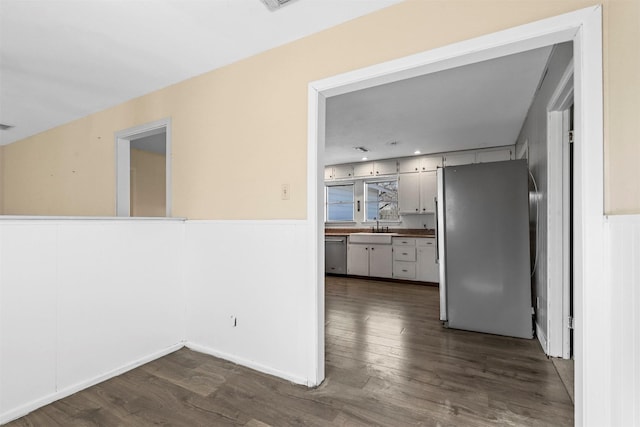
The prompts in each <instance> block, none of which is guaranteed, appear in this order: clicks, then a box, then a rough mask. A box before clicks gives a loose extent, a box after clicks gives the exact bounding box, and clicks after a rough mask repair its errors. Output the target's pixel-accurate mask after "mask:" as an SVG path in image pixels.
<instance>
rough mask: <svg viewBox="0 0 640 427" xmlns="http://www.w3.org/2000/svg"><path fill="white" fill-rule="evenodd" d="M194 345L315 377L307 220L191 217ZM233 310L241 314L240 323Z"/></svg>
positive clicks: (266, 368) (303, 378)
mask: <svg viewBox="0 0 640 427" xmlns="http://www.w3.org/2000/svg"><path fill="white" fill-rule="evenodd" d="M185 227H186V239H185V241H186V250H185V283H186V295H187V311H186V312H187V322H186V331H187V344H186V345H187V347H190V348H192V349H194V350H196V351H201V352H205V353H209V354H212V355H215V356H219V357H222V358H224V359H227V360H231V361H234V362H236V363H240V364H242V365H245V366H249V367H251V368H253V369H256V370H259V371H263V372H267V373H270V374H273V375H277V376H279V377H282V378H286V379H288V380H290V381H293V382H296V383H300V384H307V382H308V378H307V377H308V371H309V367H308V366H307V364H308V363H309V360H310V351H311V349H309V348H308V347H309V346H308V344H309V341H310V340H309V337H310V336H312V334H314V333H315V331H314V330H312V326H311V324H310V322H307V321H306V320H305V319H309V318H310V316H309V314H308V313H307V312H306V310H305V301H307V300H308V299H309V295H311V292H312V287H313V283H310V282H309V279H308V277H309V274H308V270H309V268H310V267H309V265H308V263H309V257H308V254H307V250H308V244H307V239H308V236H307V235H308V222H307V221H187V222H186V224H185ZM231 316H235V318H236V321H237V323H236V326H233V324H232V318H231Z"/></svg>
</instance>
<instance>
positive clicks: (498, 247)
mask: <svg viewBox="0 0 640 427" xmlns="http://www.w3.org/2000/svg"><path fill="white" fill-rule="evenodd" d="M527 179H528V176H527V165H526V163H525V161H506V162H495V163H485V164H474V165H464V166H455V167H450V168H445V169H444V171H443V193H444V194H443V198H444V200H443V201H444V203H442V204H443V205H444V206H443V208H444V209H443V213H442V215H441V216H442V217H443V219H444V224H443V227H442V228H443V236H444V239H443V240H442V242H443V243H444V245H445V246H444V250H445V257H446V258H445V260H446V264H445V265H444V267H445V273H446V292H445V293H446V315H447V319H446V320H447V322H448V326H449V327H450V328H456V329H465V330H471V331H478V332H487V333H492V334H498V335H507V336H513V337H521V338H531V337H532V318H531V285H530V270H529V268H530V261H529V199H528V181H527Z"/></svg>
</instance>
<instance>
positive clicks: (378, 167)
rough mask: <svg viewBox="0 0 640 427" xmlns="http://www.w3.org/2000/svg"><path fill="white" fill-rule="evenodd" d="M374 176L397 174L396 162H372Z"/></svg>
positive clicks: (394, 160)
mask: <svg viewBox="0 0 640 427" xmlns="http://www.w3.org/2000/svg"><path fill="white" fill-rule="evenodd" d="M373 169H374V175H393V174H396V173H398V161H397V160H396V159H393V160H379V161H376V162H373Z"/></svg>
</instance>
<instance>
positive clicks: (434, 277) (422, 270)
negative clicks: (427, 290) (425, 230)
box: [416, 239, 440, 283]
mask: <svg viewBox="0 0 640 427" xmlns="http://www.w3.org/2000/svg"><path fill="white" fill-rule="evenodd" d="M431 240H434V239H431ZM417 249H418V257H417V258H418V261H417V262H416V279H417V280H420V281H421V282H431V283H438V282H439V281H440V276H439V270H438V264H437V263H436V247H435V243H434V245H433V246H426V247H418V248H417Z"/></svg>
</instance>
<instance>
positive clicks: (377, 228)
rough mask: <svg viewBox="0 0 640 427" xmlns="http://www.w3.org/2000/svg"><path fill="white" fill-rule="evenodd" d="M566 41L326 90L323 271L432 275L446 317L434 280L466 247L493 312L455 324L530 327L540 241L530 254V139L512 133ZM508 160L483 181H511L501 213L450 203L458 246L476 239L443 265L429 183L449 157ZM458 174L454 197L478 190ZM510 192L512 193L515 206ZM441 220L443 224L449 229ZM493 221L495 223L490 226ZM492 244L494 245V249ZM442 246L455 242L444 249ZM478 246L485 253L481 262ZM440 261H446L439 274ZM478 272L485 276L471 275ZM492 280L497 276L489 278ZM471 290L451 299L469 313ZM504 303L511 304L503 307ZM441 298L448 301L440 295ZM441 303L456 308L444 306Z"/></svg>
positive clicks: (390, 280) (485, 162)
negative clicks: (329, 94)
mask: <svg viewBox="0 0 640 427" xmlns="http://www.w3.org/2000/svg"><path fill="white" fill-rule="evenodd" d="M570 51H571V48H570V46H567V45H566V44H565V45H558V46H556V47H545V48H540V49H535V50H532V51H528V52H523V53H520V54H516V55H510V56H506V57H502V58H498V59H494V60H491V61H485V62H481V63H476V64H472V65H467V66H465V67H459V68H454V69H452V70H448V71H447V72H439V73H434V74H431V75H428V76H420V77H414V78H412V79H407V80H404V81H400V82H396V83H393V84H387V85H382V86H379V87H375V88H370V89H366V90H360V91H356V92H354V93H350V94H345V95H341V96H336V97H333V98H329V99H328V100H327V128H326V152H325V158H326V162H325V172H324V184H325V219H326V222H325V272H326V273H327V274H337V275H346V277H347V278H348V277H351V276H353V277H360V278H362V277H369V278H372V279H373V278H375V279H381V280H383V281H386V283H387V284H388V286H394V284H395V285H396V286H398V285H400V284H403V283H414V284H423V285H432V286H438V284H439V285H440V288H441V292H440V299H441V301H440V311H441V320H442V322H443V324H445V325H447V326H450V327H451V326H452V325H451V324H450V320H451V319H447V314H446V312H447V294H448V293H449V294H455V288H454V290H453V291H452V290H451V289H449V290H448V291H445V284H446V280H445V277H447V276H452V277H455V276H456V275H457V272H459V271H460V270H461V269H464V268H465V266H466V265H469V264H470V262H469V257H475V258H474V259H473V262H471V264H474V265H475V267H474V268H475V269H474V270H472V271H469V272H468V275H469V276H470V277H471V276H475V277H474V279H473V280H475V281H476V282H478V283H484V284H485V285H487V284H488V283H495V286H494V287H493V288H491V289H490V290H487V289H485V290H484V292H489V293H490V294H492V295H493V296H492V297H491V299H487V300H486V301H485V304H484V306H485V311H486V312H487V313H493V315H491V316H489V315H487V314H482V313H480V312H479V313H476V317H475V318H471V319H467V321H466V323H465V322H463V325H462V326H461V329H466V330H476V331H480V332H489V333H495V334H504V335H508V336H517V337H523V338H532V337H533V336H534V333H535V324H536V322H535V315H536V310H539V309H540V305H539V304H540V303H539V301H540V298H539V296H538V294H539V292H540V291H539V290H538V289H536V283H535V281H536V280H537V281H540V279H539V278H538V277H534V276H539V274H538V275H536V274H535V272H533V271H532V268H535V267H536V261H537V258H538V253H537V251H539V249H534V251H532V252H531V254H530V250H529V227H530V222H531V228H532V229H533V230H534V233H535V234H533V236H532V239H531V240H532V242H533V246H532V247H533V248H535V247H536V243H537V242H536V236H537V234H538V231H537V229H536V226H537V224H538V222H539V220H540V218H538V211H539V210H540V206H538V205H537V203H538V202H537V200H536V197H539V196H538V195H537V194H536V193H537V190H536V191H534V186H535V185H536V183H535V178H534V175H533V174H531V173H530V172H529V171H528V168H527V160H526V159H528V157H529V146H528V145H529V144H528V141H525V144H523V143H522V141H519V139H520V135H519V134H520V133H521V130H522V128H523V126H524V124H525V123H526V120H527V117H528V116H529V114H530V109H531V107H532V104H533V102H534V100H535V97H536V96H537V95H538V92H539V90H540V87H541V86H542V83H543V82H544V79H545V77H546V75H547V72H548V70H549V62H550V61H551V59H552V58H555V61H556V62H562V61H565V59H564V57H566V56H567V55H569V56H570V55H571V53H570ZM558 58H559V59H558ZM516 142H518V144H516ZM518 159H525V160H518ZM515 160H518V161H516V162H513V161H515ZM496 162H499V163H496ZM536 162H537V160H536ZM509 163H517V164H521V165H522V166H520V167H519V169H520V171H519V172H517V173H516V175H515V176H517V178H513V176H514V175H506V176H505V178H503V179H500V178H498V179H497V180H494V181H495V182H494V185H492V186H493V187H494V190H495V188H497V187H496V185H495V184H498V185H501V182H502V181H513V180H514V179H517V180H519V184H518V186H519V187H518V189H517V190H514V191H516V193H510V194H511V195H505V196H504V200H502V201H497V202H496V200H494V201H493V203H497V204H496V206H502V209H503V210H504V211H506V212H511V214H507V213H506V212H505V213H504V214H503V216H502V217H496V214H497V213H500V210H497V211H492V209H493V208H492V207H491V206H490V205H489V204H488V205H487V206H486V209H487V210H486V211H485V212H483V213H482V214H480V213H479V212H477V211H474V208H475V207H476V205H478V203H475V204H474V205H469V206H466V207H464V209H466V213H465V212H462V214H460V217H459V219H458V225H462V224H465V225H466V228H465V230H467V234H466V235H465V236H462V237H461V241H460V242H459V248H464V247H468V246H470V244H471V243H472V242H475V241H478V240H479V241H480V243H479V244H478V245H476V246H477V247H476V248H475V252H469V253H464V252H463V253H461V254H459V255H458V257H461V258H462V259H463V260H465V261H464V262H458V263H457V264H456V261H455V259H453V260H449V259H448V263H447V264H445V262H443V261H442V260H443V259H444V255H445V249H444V246H445V245H444V244H443V243H444V242H446V241H447V240H446V239H445V237H444V236H445V234H444V233H445V225H444V224H445V221H444V220H445V212H449V211H450V209H447V208H446V207H443V206H444V205H445V203H444V202H442V203H440V209H438V200H442V201H443V200H444V197H443V194H442V193H440V195H438V192H439V191H440V192H441V191H442V188H444V187H445V185H444V184H443V183H442V181H443V179H442V178H441V177H439V175H444V171H447V170H449V169H454V167H459V168H461V170H465V169H474V168H475V170H476V174H477V173H478V172H479V171H480V170H482V169H484V170H489V171H491V170H494V171H495V170H498V169H500V168H502V169H504V167H505V165H506V164H509ZM469 165H475V166H469ZM530 167H531V168H535V167H537V165H530ZM443 168H444V169H443ZM528 175H530V177H529V176H528ZM452 177H453V175H452ZM439 181H440V182H439ZM466 185H467V186H468V187H472V188H471V190H470V192H469V193H468V194H467V195H466V196H465V197H471V196H472V195H473V192H474V191H486V190H487V189H486V188H483V186H482V185H480V183H479V182H474V178H473V177H471V178H470V179H469V181H468V184H466ZM485 187H486V186H485ZM463 189H464V185H463ZM503 190H504V189H503ZM529 190H531V194H529ZM496 191H497V190H496ZM496 191H493V192H496ZM508 191H510V190H508ZM543 191H544V190H543ZM489 193H492V192H491V191H490V192H489ZM505 194H506V193H505ZM530 197H531V198H532V200H533V203H532V204H531V206H532V208H530V206H529V198H530ZM454 198H455V197H453V196H452V197H451V199H452V200H453V199H454ZM484 199H486V197H480V198H479V199H478V200H479V201H483V200H484ZM512 199H517V200H518V203H517V204H516V205H515V206H514V205H513V203H512ZM503 202H505V203H507V204H506V205H503V204H501V203H503ZM531 209H533V210H531ZM438 211H439V212H438ZM515 211H518V212H519V214H518V215H517V218H516V219H515V220H514V221H516V222H517V223H518V224H517V225H515V224H513V227H514V228H512V229H507V228H506V227H500V222H502V223H504V224H506V223H508V222H509V221H510V218H511V217H513V216H515V214H513V212H515ZM530 212H531V213H530ZM438 213H439V214H440V215H438ZM450 214H451V212H449V214H448V215H450ZM480 215H485V216H480ZM530 217H531V220H530ZM448 221H450V222H452V221H453V219H451V220H448ZM496 222H498V223H496ZM438 228H440V230H438ZM458 228H460V227H458ZM449 231H451V232H449V235H453V234H454V233H453V232H452V231H453V230H449ZM499 231H501V232H502V234H501V235H500V237H496V236H498V235H499V234H500V233H498V232H499ZM482 232H484V234H483V233H482ZM458 234H459V233H458ZM513 236H518V238H514V237H513ZM438 237H439V238H438ZM447 246H450V245H449V244H447ZM494 247H497V248H498V249H496V250H495V251H494V250H493V249H494ZM505 248H507V249H505ZM447 252H448V253H450V254H451V253H454V251H453V250H452V249H451V248H449V250H448V251H447ZM494 252H495V253H494ZM498 252H499V253H498ZM530 255H531V257H530ZM480 257H484V258H483V259H485V262H484V265H483V263H482V262H481V261H480ZM449 261H450V262H449ZM489 261H490V263H489ZM445 265H457V267H456V268H455V271H449V272H448V273H446V272H447V270H448V269H447V268H445ZM498 265H501V266H502V267H503V268H501V269H500V271H496V272H492V271H491V270H492V268H493V267H492V266H498ZM505 266H507V267H505ZM451 268H453V267H451ZM481 273H482V274H485V276H484V277H481V276H478V275H479V274H481ZM509 275H510V277H509V278H508V279H507V278H506V276H509ZM531 277H534V279H533V286H531V285H530V281H531ZM496 281H504V283H502V282H501V284H500V285H498V284H497V282H496ZM512 283H517V285H511V284H512ZM532 288H533V291H532V290H531V289H532ZM452 292H453V293H452ZM513 292H515V293H513ZM496 295H499V297H496ZM481 297H482V292H480V291H475V292H473V291H472V292H471V293H469V294H467V295H463V296H462V300H461V301H460V300H459V302H458V304H461V307H464V311H472V312H473V309H472V310H469V308H470V307H472V306H473V305H472V304H470V301H474V302H475V304H476V305H477V304H478V301H479V299H478V298H481ZM500 298H504V299H503V300H501V299H500ZM534 300H535V301H536V304H535V308H534V303H533V301H534ZM514 303H517V306H518V308H517V310H516V309H513V310H506V309H504V308H502V307H507V306H509V307H510V306H512V305H513V304H514ZM449 304H453V303H452V301H451V300H450V301H449ZM449 311H454V312H455V311H457V310H455V309H453V310H451V307H450V310H449ZM458 311H459V310H458ZM508 311H512V312H513V313H512V314H513V315H512V316H511V317H509V316H507V315H506V314H505V316H507V317H504V318H501V319H498V318H500V317H501V315H502V314H503V313H506V312H508ZM516 312H517V314H515V313H516ZM532 314H533V317H532ZM494 317H495V319H494ZM481 319H482V322H480V320H481ZM532 319H533V320H532ZM478 322H480V323H486V324H490V325H491V326H483V325H482V324H480V325H477V324H476V323H478ZM514 322H515V323H517V324H518V325H519V327H518V328H517V332H516V331H513V330H512V331H511V332H506V330H507V329H509V328H508V327H503V325H508V324H513V323H514ZM454 324H456V322H454ZM505 328H506V329H505ZM541 343H542V341H541ZM543 348H544V344H543ZM545 350H546V349H545Z"/></svg>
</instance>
